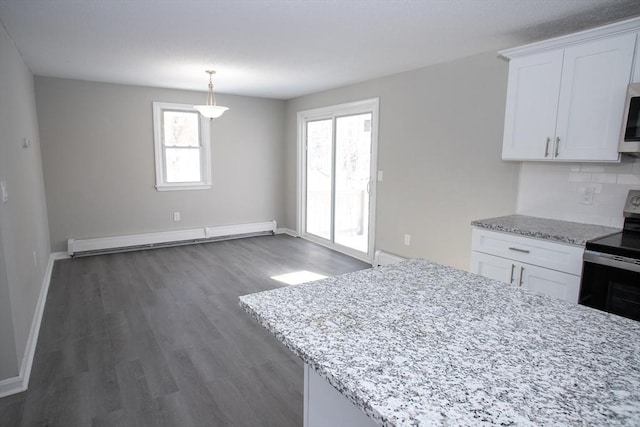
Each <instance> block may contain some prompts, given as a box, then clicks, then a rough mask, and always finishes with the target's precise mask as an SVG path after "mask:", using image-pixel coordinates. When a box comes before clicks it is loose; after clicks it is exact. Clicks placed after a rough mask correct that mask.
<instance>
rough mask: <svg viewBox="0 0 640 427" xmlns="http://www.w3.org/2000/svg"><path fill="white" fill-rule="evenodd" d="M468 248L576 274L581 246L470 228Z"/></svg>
mask: <svg viewBox="0 0 640 427" xmlns="http://www.w3.org/2000/svg"><path fill="white" fill-rule="evenodd" d="M471 245H472V250H474V251H478V252H482V253H486V254H489V255H495V256H499V257H503V258H508V259H512V260H515V261H519V262H524V263H527V264H531V265H537V266H540V267H544V268H549V269H552V270H556V271H562V272H565V273H569V274H575V275H577V276H579V275H580V274H581V272H582V255H583V253H584V248H583V247H581V246H573V245H567V244H563V243H555V242H548V241H545V240H539V239H533V238H529V237H523V236H517V235H514V234H508V233H501V232H497V231H489V230H484V229H480V228H474V229H473V232H472V243H471Z"/></svg>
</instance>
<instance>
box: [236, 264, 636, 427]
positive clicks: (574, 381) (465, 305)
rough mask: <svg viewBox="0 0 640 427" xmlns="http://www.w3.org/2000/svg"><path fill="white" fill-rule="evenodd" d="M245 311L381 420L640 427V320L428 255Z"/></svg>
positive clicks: (247, 304)
mask: <svg viewBox="0 0 640 427" xmlns="http://www.w3.org/2000/svg"><path fill="white" fill-rule="evenodd" d="M240 304H241V306H242V307H243V308H244V309H245V310H246V311H247V312H248V313H249V314H251V315H252V316H253V317H254V318H255V319H256V320H257V321H258V322H259V323H260V324H261V325H263V326H264V327H265V328H266V329H267V330H269V331H270V332H271V333H272V334H273V335H275V336H276V337H277V338H278V339H279V340H280V341H281V342H282V343H284V345H285V346H287V347H288V348H289V349H290V350H291V351H293V352H294V353H295V354H297V355H298V356H299V357H300V358H302V360H303V361H304V363H305V364H306V369H308V371H309V372H310V373H311V374H312V375H314V376H316V375H317V376H319V377H320V378H322V379H324V380H326V381H327V382H328V383H329V384H331V386H333V388H334V389H335V390H337V391H338V392H339V393H340V394H341V395H342V396H344V398H345V399H347V400H348V401H350V402H351V403H352V404H353V405H355V407H358V408H360V410H361V411H362V413H364V414H366V415H367V416H368V417H369V418H370V419H371V420H373V421H375V422H376V423H377V424H379V425H388V426H394V425H395V426H416V425H478V424H481V423H486V424H504V425H510V424H517V425H572V424H573V425H576V424H586V425H638V424H640V323H639V322H635V321H632V320H629V319H625V318H621V317H618V316H615V315H611V314H607V313H604V312H599V311H596V310H593V309H590V308H587V307H583V306H579V305H576V304H571V303H568V302H566V301H561V300H558V299H555V298H552V297H548V296H545V295H540V294H536V293H532V292H529V291H525V290H522V289H518V288H515V287H508V286H506V285H505V284H504V283H500V282H497V281H494V280H491V279H487V278H483V277H480V276H477V275H475V274H472V273H468V272H464V271H460V270H456V269H453V268H449V267H445V266H442V265H439V264H435V263H432V262H429V261H425V260H417V259H414V260H408V261H405V262H402V263H399V264H395V265H390V266H386V267H379V268H375V269H369V270H363V271H358V272H355V273H350V274H346V275H343V276H338V277H333V278H328V279H324V280H322V281H318V282H312V283H307V284H303V285H298V286H292V287H288V288H280V289H276V290H272V291H266V292H261V293H257V294H251V295H246V296H243V297H240ZM308 388H309V387H308V384H306V383H305V393H306V392H307V391H308ZM309 400H310V399H309V398H308V396H305V405H311V406H313V405H322V402H320V403H317V402H313V401H309ZM327 409H330V408H327ZM307 412H308V410H307V408H306V407H305V422H307V421H308V420H307V419H306V418H307V416H308V414H307ZM327 413H328V412H327Z"/></svg>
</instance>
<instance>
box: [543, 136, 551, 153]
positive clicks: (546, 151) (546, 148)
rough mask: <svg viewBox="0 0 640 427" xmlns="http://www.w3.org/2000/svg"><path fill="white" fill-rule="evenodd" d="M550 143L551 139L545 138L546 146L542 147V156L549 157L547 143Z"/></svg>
mask: <svg viewBox="0 0 640 427" xmlns="http://www.w3.org/2000/svg"><path fill="white" fill-rule="evenodd" d="M550 142H551V138H550V137H547V145H545V146H544V156H545V157H549V143H550Z"/></svg>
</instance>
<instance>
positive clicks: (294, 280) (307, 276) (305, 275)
mask: <svg viewBox="0 0 640 427" xmlns="http://www.w3.org/2000/svg"><path fill="white" fill-rule="evenodd" d="M271 278H272V279H273V280H277V281H278V282H282V283H286V284H287V285H299V284H301V283H306V282H313V281H314V280H320V279H326V278H327V276H323V275H322V274H318V273H313V272H311V271H307V270H300V271H294V272H293V273H287V274H280V275H278V276H271Z"/></svg>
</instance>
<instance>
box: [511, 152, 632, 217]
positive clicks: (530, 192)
mask: <svg viewBox="0 0 640 427" xmlns="http://www.w3.org/2000/svg"><path fill="white" fill-rule="evenodd" d="M585 186H593V187H594V188H595V191H596V193H595V194H594V198H593V204H592V205H584V204H581V203H580V198H581V197H580V193H579V192H578V190H579V189H580V188H582V187H585ZM632 189H633V190H640V159H633V158H629V157H623V160H622V162H621V163H620V164H592V163H563V164H550V163H536V162H524V163H522V169H521V173H520V187H519V190H518V207H517V212H518V213H520V214H524V215H533V216H540V217H543V218H553V219H561V220H566V221H575V222H582V223H591V224H600V225H609V226H612V227H622V223H623V220H624V218H623V216H622V209H623V207H624V203H625V200H626V198H627V193H628V192H629V190H632Z"/></svg>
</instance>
